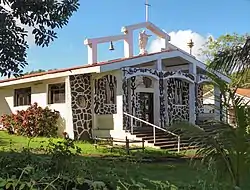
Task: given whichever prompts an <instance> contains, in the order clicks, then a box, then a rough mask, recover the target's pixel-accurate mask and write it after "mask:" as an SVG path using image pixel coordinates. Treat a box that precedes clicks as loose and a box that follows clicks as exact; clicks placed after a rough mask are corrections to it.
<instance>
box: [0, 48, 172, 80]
mask: <svg viewBox="0 0 250 190" xmlns="http://www.w3.org/2000/svg"><path fill="white" fill-rule="evenodd" d="M170 51H173V50H164V51H161V52H156V53H151V54H147V55H138V56H134V57H131V58H119V59H113V60H110V61H103V62H99V63H94V64H92V65H83V66H77V67H71V68H65V69H57V70H51V71H46V72H41V73H34V74H30V75H25V76H22V77H17V78H9V79H4V80H0V83H5V82H10V81H15V80H21V79H26V78H31V77H38V76H43V75H47V74H55V73H62V72H66V71H72V70H77V69H84V68H90V67H95V66H102V65H108V64H112V63H117V62H121V61H126V60H131V59H136V58H139V57H147V56H151V55H155V54H160V53H163V52H170Z"/></svg>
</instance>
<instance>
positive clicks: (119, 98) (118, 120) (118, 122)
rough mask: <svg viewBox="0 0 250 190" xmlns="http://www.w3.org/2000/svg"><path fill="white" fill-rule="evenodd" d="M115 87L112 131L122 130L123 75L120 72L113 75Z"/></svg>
mask: <svg viewBox="0 0 250 190" xmlns="http://www.w3.org/2000/svg"><path fill="white" fill-rule="evenodd" d="M115 77H116V81H117V83H116V84H117V87H116V114H114V130H116V131H122V130H123V117H124V116H123V108H124V107H125V108H126V105H123V98H124V97H123V95H124V92H123V73H122V71H121V70H119V71H117V72H116V74H115ZM125 111H126V110H125Z"/></svg>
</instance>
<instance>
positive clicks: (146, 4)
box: [145, 0, 151, 22]
mask: <svg viewBox="0 0 250 190" xmlns="http://www.w3.org/2000/svg"><path fill="white" fill-rule="evenodd" d="M145 6H146V22H148V12H149V10H148V9H149V7H150V6H151V5H150V4H149V3H148V0H146V3H145Z"/></svg>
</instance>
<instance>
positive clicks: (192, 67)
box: [189, 63, 197, 124]
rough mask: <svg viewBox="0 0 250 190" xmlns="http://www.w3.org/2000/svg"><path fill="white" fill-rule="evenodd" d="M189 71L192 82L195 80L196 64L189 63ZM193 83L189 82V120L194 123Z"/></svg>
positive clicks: (194, 100) (194, 98)
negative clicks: (192, 77) (191, 75)
mask: <svg viewBox="0 0 250 190" xmlns="http://www.w3.org/2000/svg"><path fill="white" fill-rule="evenodd" d="M189 73H191V74H193V75H194V82H196V75H197V71H196V64H195V63H190V64H189ZM195 90H196V89H195V83H189V122H190V123H192V124H195V121H196V114H195V102H196V97H195V95H196V93H195Z"/></svg>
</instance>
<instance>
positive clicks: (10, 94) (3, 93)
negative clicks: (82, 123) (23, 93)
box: [0, 77, 73, 136]
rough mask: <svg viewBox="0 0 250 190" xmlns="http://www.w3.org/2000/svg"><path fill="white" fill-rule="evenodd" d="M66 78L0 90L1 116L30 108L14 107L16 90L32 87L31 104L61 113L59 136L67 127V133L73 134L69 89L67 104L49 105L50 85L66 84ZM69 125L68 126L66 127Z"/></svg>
mask: <svg viewBox="0 0 250 190" xmlns="http://www.w3.org/2000/svg"><path fill="white" fill-rule="evenodd" d="M65 81H66V78H65V77H63V78H56V79H48V80H43V81H39V82H32V83H25V84H18V85H12V86H8V87H2V88H0V115H3V114H10V113H16V111H17V110H25V109H27V108H28V106H18V107H15V106H14V90H15V89H19V88H25V87H31V93H32V94H31V103H32V104H33V103H35V102H37V103H38V105H39V106H41V107H46V106H48V107H49V108H50V109H55V110H57V111H59V112H60V115H61V119H60V120H59V122H58V124H59V130H58V134H59V135H62V132H63V131H64V129H65V128H66V126H67V129H66V132H68V133H69V134H71V136H72V132H73V130H71V131H70V127H72V126H69V124H70V123H69V121H72V114H71V112H70V111H69V107H71V102H70V101H69V99H68V98H67V97H68V95H69V94H70V91H69V92H68V90H70V89H69V88H67V87H66V100H65V103H58V104H51V105H48V95H47V92H48V84H53V83H61V82H65ZM66 123H67V125H66Z"/></svg>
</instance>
